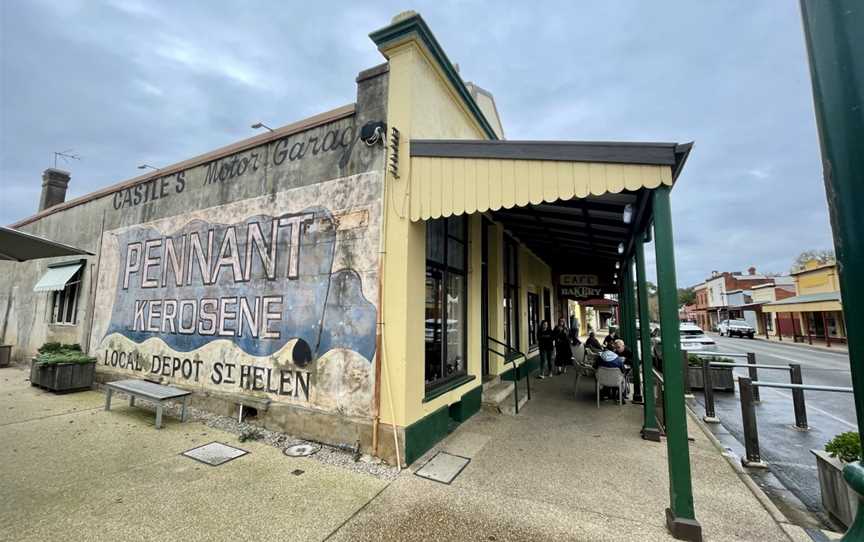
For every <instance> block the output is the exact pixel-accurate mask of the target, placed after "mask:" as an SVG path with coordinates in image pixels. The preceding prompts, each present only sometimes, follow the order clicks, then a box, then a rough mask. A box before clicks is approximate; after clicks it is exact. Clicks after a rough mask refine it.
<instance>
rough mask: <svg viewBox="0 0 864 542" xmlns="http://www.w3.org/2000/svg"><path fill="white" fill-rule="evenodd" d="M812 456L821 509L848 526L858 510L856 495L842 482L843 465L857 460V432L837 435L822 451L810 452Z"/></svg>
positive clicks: (858, 444)
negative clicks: (814, 463) (817, 479)
mask: <svg viewBox="0 0 864 542" xmlns="http://www.w3.org/2000/svg"><path fill="white" fill-rule="evenodd" d="M810 452H811V453H812V454H813V455H814V456H816V466H817V467H818V473H819V489H820V491H821V493H822V506H823V507H824V508H825V510H826V511H827V512H828V513H829V514H830V515H831V517H833V518H834V519H836V520H837V521H839V522H840V523H842V524H843V525H845V526H846V527H849V526H850V525H852V520H853V519H854V518H855V513H856V511H857V509H858V495H856V494H855V492H854V491H852V488H850V487H849V486H848V485H847V484H846V480H844V479H843V467H845V466H846V463H852V462H854V461H861V441H860V439H859V437H858V433H855V432H853V431H849V432H847V433H840V434H839V435H837V436H836V437H834V438H833V439H831V440H830V441H828V443H827V444H826V445H825V451H822V450H810Z"/></svg>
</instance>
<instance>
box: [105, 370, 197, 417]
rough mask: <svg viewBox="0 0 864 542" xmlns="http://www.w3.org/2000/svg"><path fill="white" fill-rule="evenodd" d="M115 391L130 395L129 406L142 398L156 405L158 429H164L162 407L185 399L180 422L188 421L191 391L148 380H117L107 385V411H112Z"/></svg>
mask: <svg viewBox="0 0 864 542" xmlns="http://www.w3.org/2000/svg"><path fill="white" fill-rule="evenodd" d="M115 391H119V392H122V393H127V394H129V406H135V398H136V397H140V398H141V399H146V400H148V401H153V402H154V403H156V429H161V428H162V407H163V406H165V403H166V402H167V401H171V400H173V399H183V409H182V410H181V411H180V421H181V422H185V421H186V407H187V406H189V397H191V396H192V392H191V391H186V390H181V389H178V388H172V387H170V386H163V385H161V384H156V383H154V382H148V381H146V380H136V379H134V378H133V379H129V380H116V381H114V382H108V383H107V384H105V410H111V394H112V393H114V392H115Z"/></svg>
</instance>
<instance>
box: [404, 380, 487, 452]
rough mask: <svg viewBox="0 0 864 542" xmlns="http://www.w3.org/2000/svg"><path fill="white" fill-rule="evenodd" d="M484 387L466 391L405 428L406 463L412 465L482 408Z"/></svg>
mask: <svg viewBox="0 0 864 542" xmlns="http://www.w3.org/2000/svg"><path fill="white" fill-rule="evenodd" d="M482 394H483V387H482V386H477V387H476V388H474V389H472V390H470V391H468V392H466V393H465V394H464V395H462V397H461V398H460V399H459V401H456V402H455V403H453V404H450V405H444V406H442V407H441V408H439V409H437V410H436V411H435V412H432V413H431V414H428V415H427V416H424V417H423V418H421V419H419V420H417V421H416V422H414V423H412V424H411V425H409V426H408V427H406V428H405V463H406V464H408V465H410V464H411V463H413V462H415V461H417V459H419V458H420V457H421V456H422V455H423V454H425V453H426V452H428V451H429V450H430V449H432V447H433V446H435V445H436V444H438V442H440V441H441V440H442V439H443V438H444V437H446V436H447V435H449V434H450V433H452V432H453V430H454V429H456V427H458V426H459V424H460V423H462V422H464V421H465V420H467V419H468V418H470V417H471V416H473V415H474V414H476V413H477V412H479V410H480V399H481V396H482Z"/></svg>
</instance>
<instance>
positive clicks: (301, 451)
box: [282, 444, 321, 457]
mask: <svg viewBox="0 0 864 542" xmlns="http://www.w3.org/2000/svg"><path fill="white" fill-rule="evenodd" d="M320 449H321V445H320V444H295V445H294V446H288V447H287V448H285V450H284V451H283V452H282V453H284V454H285V455H287V456H289V457H306V456H307V455H312V454H314V453H316V452H317V451H318V450H320Z"/></svg>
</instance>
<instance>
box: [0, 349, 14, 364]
mask: <svg viewBox="0 0 864 542" xmlns="http://www.w3.org/2000/svg"><path fill="white" fill-rule="evenodd" d="M11 361H12V345H11V344H0V367H9V364H10V363H11Z"/></svg>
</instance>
